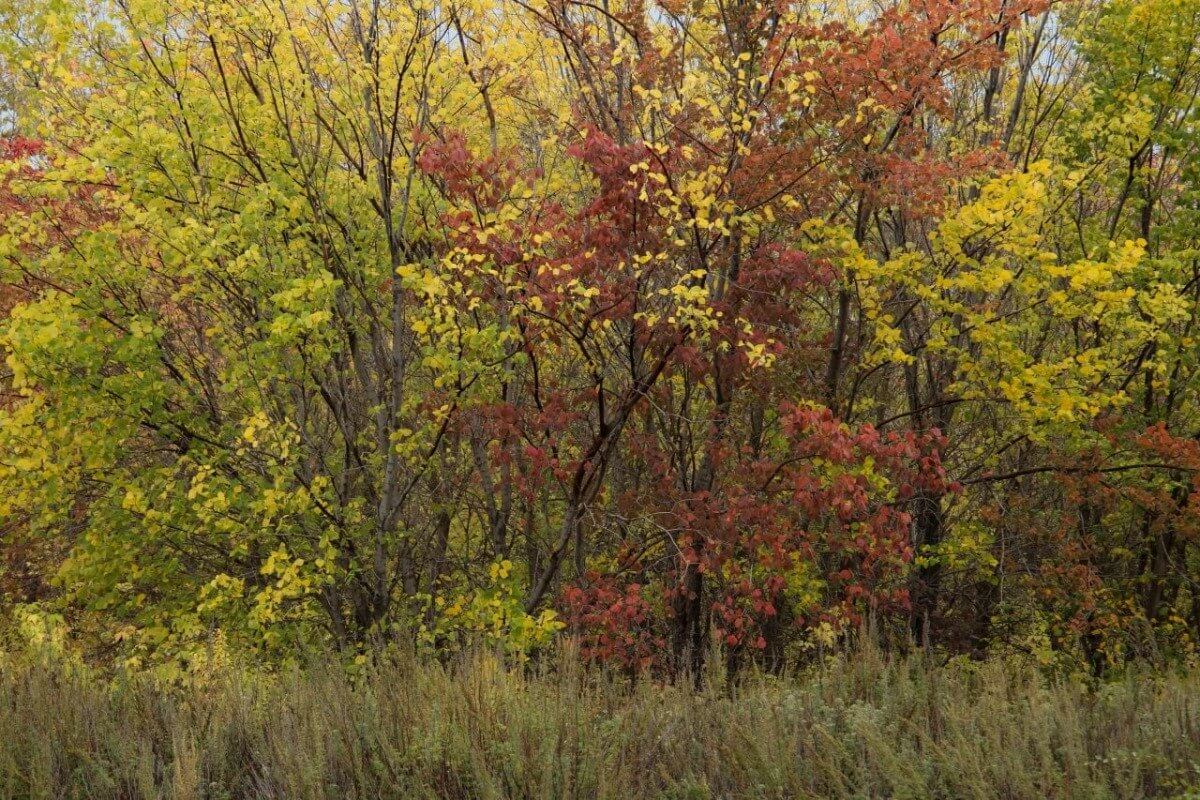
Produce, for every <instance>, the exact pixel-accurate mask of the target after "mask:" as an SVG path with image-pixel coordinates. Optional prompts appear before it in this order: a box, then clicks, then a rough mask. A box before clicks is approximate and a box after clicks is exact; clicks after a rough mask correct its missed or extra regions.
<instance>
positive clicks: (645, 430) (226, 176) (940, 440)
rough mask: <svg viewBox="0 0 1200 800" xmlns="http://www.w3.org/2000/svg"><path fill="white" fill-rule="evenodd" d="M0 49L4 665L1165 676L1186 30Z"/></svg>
mask: <svg viewBox="0 0 1200 800" xmlns="http://www.w3.org/2000/svg"><path fill="white" fill-rule="evenodd" d="M0 31H2V33H0V66H2V70H0V71H2V74H3V81H2V82H0V93H2V95H3V97H4V98H5V100H4V103H5V105H6V107H7V109H8V112H7V114H6V115H5V117H4V123H3V124H4V125H6V126H7V127H8V135H7V136H6V137H5V138H4V140H3V152H2V156H3V162H4V171H3V175H2V178H0V180H2V183H0V190H2V194H0V208H2V209H3V222H2V225H3V230H2V233H0V281H3V288H4V293H3V298H4V309H5V315H4V319H3V322H2V324H0V344H2V345H3V348H4V351H5V357H6V364H7V371H6V374H5V376H4V387H5V390H6V395H5V398H6V399H5V401H4V405H3V410H2V411H0V521H2V522H3V526H4V527H3V535H4V552H5V556H6V564H5V568H4V572H3V580H4V590H5V593H6V601H7V608H8V610H9V612H10V613H9V614H8V617H9V618H10V625H9V626H8V627H9V630H10V631H11V632H12V633H13V635H18V636H23V637H25V638H46V637H51V638H56V637H63V636H66V637H68V641H69V642H70V646H74V647H81V648H83V649H85V650H86V651H87V652H89V653H92V654H95V655H97V656H103V657H106V658H110V659H117V660H120V661H123V662H127V663H134V664H142V663H144V664H152V665H155V666H158V667H160V668H162V669H164V670H166V671H167V672H168V673H171V672H175V671H177V670H180V669H188V668H195V667H196V665H198V664H200V663H202V662H204V661H207V660H211V659H213V658H215V657H217V654H220V653H223V652H225V651H228V650H237V651H251V652H254V653H256V654H258V655H259V656H261V657H263V658H267V659H271V660H278V659H288V658H293V657H295V656H297V655H299V654H302V653H304V652H306V651H310V652H311V651H313V650H323V649H330V650H334V649H336V650H338V651H341V652H347V653H353V652H355V651H361V650H366V649H369V648H372V647H374V646H377V645H379V644H381V643H386V642H393V641H401V642H407V643H414V642H415V643H416V645H417V646H418V647H420V648H422V649H425V650H434V651H440V652H446V651H450V650H453V649H455V648H457V647H460V646H462V645H463V644H465V643H467V642H471V641H478V640H481V639H482V640H485V641H490V642H498V643H501V644H502V645H503V646H504V647H507V648H508V649H509V650H510V651H511V652H513V653H515V654H526V653H529V652H530V651H533V650H536V649H538V648H540V647H543V646H545V645H547V644H548V643H549V642H550V641H551V640H552V639H553V638H554V637H555V636H558V635H560V632H561V633H563V634H571V635H574V636H575V637H577V639H578V641H579V643H580V647H581V649H582V652H583V654H584V655H585V657H587V658H589V659H595V660H602V661H607V662H613V663H616V664H619V665H620V666H622V667H623V668H625V669H628V670H630V671H633V672H636V671H639V670H644V669H653V670H663V671H668V672H670V671H675V670H679V669H696V668H699V667H701V666H702V664H701V662H702V660H703V657H704V654H705V653H707V652H710V650H711V649H712V647H713V645H714V644H715V645H718V646H719V647H720V648H721V649H722V652H724V653H725V654H726V658H727V660H728V665H729V666H730V667H732V668H736V667H737V666H739V665H744V664H746V663H747V662H749V661H752V660H753V661H758V662H761V663H763V664H764V665H766V666H768V667H779V666H783V665H785V664H788V663H797V662H799V661H802V660H803V659H805V658H806V657H807V655H808V654H809V653H811V652H813V651H814V650H816V649H819V648H827V647H830V646H834V645H836V643H837V642H838V641H839V639H840V638H841V637H842V636H843V635H844V634H845V633H846V632H848V631H853V630H858V629H859V628H865V629H867V630H868V631H870V632H871V633H872V635H874V636H876V637H877V638H878V639H879V640H880V641H882V642H885V643H891V645H896V646H906V645H908V644H911V643H913V642H916V643H918V644H921V645H930V646H936V647H944V648H947V649H948V650H951V651H954V652H969V653H982V652H985V651H987V650H989V649H991V650H1001V651H1003V650H1016V651H1020V652H1025V653H1032V654H1034V655H1035V656H1036V657H1037V658H1038V659H1039V660H1041V661H1043V662H1045V663H1058V664H1063V665H1082V666H1084V667H1085V668H1088V669H1091V670H1094V671H1097V672H1098V671H1101V670H1103V669H1105V668H1106V667H1110V666H1114V665H1118V664H1121V663H1123V662H1124V661H1126V660H1128V659H1130V658H1156V659H1168V658H1176V657H1186V656H1191V655H1194V653H1195V646H1196V645H1195V643H1196V641H1197V637H1200V594H1198V587H1197V582H1196V581H1197V575H1200V569H1198V568H1200V550H1198V539H1197V536H1198V534H1200V525H1198V523H1200V483H1198V480H1200V477H1198V476H1200V404H1198V403H1200V397H1198V391H1200V383H1198V381H1197V378H1196V369H1197V359H1198V357H1200V348H1198V347H1197V342H1196V336H1197V333H1198V332H1197V317H1198V314H1200V250H1198V246H1197V245H1198V241H1197V237H1198V232H1200V229H1198V222H1200V194H1198V189H1200V187H1198V185H1197V181H1198V179H1200V158H1198V153H1197V146H1198V143H1200V139H1198V138H1197V137H1198V131H1197V122H1198V115H1200V112H1198V111H1197V106H1196V104H1197V94H1198V92H1200V64H1198V62H1197V59H1198V58H1200V53H1198V52H1197V49H1198V37H1200V2H1197V0H1109V2H1083V1H1081V0H1072V1H1071V2H1066V1H1065V0H1064V1H1062V2H1048V0H955V1H952V0H903V1H897V2H892V1H891V0H888V2H881V3H868V2H857V1H856V0H847V2H834V3H831V4H803V3H796V2H789V1H788V0H777V1H776V2H769V1H768V0H732V1H730V2H727V1H726V0H659V1H658V2H655V3H650V2H643V0H599V1H598V2H595V3H593V2H583V1H582V0H528V2H524V1H522V0H513V2H499V3H497V2H479V1H478V0H450V2H440V0H388V1H387V2H384V0H280V1H279V2H274V1H273V2H267V0H261V1H260V0H250V2H244V1H243V0H112V2H101V1H99V0H97V2H91V1H90V0H89V2H72V0H21V2H11V3H7V4H5V6H4V8H3V10H2V12H0ZM889 646H890V645H889Z"/></svg>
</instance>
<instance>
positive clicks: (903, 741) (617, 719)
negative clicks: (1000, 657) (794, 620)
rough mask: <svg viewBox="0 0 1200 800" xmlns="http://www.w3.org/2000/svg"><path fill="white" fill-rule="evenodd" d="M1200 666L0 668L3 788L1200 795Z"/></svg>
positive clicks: (864, 656)
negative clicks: (184, 680)
mask: <svg viewBox="0 0 1200 800" xmlns="http://www.w3.org/2000/svg"><path fill="white" fill-rule="evenodd" d="M1196 786H1200V674H1186V675H1185V674H1173V675H1167V674H1160V675H1141V676H1136V677H1134V676H1130V677H1127V678H1125V679H1123V680H1121V681H1120V682H1116V683H1111V684H1106V685H1103V686H1101V687H1099V688H1096V687H1092V688H1089V687H1086V686H1083V685H1079V684H1076V683H1071V682H1047V681H1045V680H1043V679H1041V678H1039V677H1038V676H1037V675H1036V674H1035V673H1033V672H1030V671H1026V670H1025V669H1022V668H1019V667H1015V666H1012V665H1005V664H1001V663H984V664H980V665H974V666H971V667H962V666H952V667H934V666H928V665H926V664H924V663H922V662H921V661H920V660H915V659H910V660H890V659H887V658H885V657H884V656H882V655H880V654H878V653H874V652H870V651H868V652H865V653H861V654H858V655H856V656H854V657H853V658H849V659H845V660H834V661H830V662H828V663H826V664H825V665H823V666H822V667H821V668H820V669H816V670H814V671H813V672H812V673H811V674H807V675H804V676H797V677H793V678H788V679H770V678H766V677H750V678H748V679H746V680H744V681H742V682H739V683H738V684H737V685H728V684H725V683H724V682H723V681H722V680H720V678H719V676H717V677H714V679H713V680H710V681H709V682H708V684H707V688H705V689H704V690H702V691H700V692H694V691H692V690H690V689H689V688H687V687H683V686H678V687H677V686H670V685H665V686H664V685H660V684H656V683H652V682H649V681H643V682H641V683H638V684H637V685H634V686H630V685H628V684H626V683H623V682H620V681H617V680H616V679H615V678H606V677H604V676H597V675H590V674H587V673H584V672H582V671H580V670H578V669H574V668H571V667H570V666H569V661H568V660H566V659H565V658H564V659H563V660H562V661H561V662H560V663H559V664H557V665H556V668H555V669H543V670H540V671H539V670H533V671H530V670H524V671H522V670H514V669H507V668H505V667H503V666H502V665H501V664H500V663H499V662H498V661H497V660H495V659H493V658H490V657H487V656H479V657H476V658H473V659H471V660H468V661H464V662H462V663H460V664H457V665H455V666H452V667H443V666H439V665H436V664H417V663H413V662H411V661H404V660H398V661H394V662H389V663H386V664H383V665H380V666H377V667H375V668H373V669H372V670H370V671H369V672H368V673H367V674H364V675H361V676H359V677H357V678H349V677H347V676H346V675H345V674H344V673H343V672H341V671H339V670H337V669H336V668H330V669H318V668H311V669H307V670H304V671H295V672H291V673H286V674H282V675H276V676H271V677H261V676H260V677H248V676H246V675H244V674H239V673H237V672H236V671H233V670H230V671H228V672H227V673H224V674H222V675H219V676H217V677H216V678H214V679H212V680H210V681H208V682H207V683H205V684H203V685H198V686H195V687H191V688H186V689H180V690H173V691H162V690H156V689H155V688H154V687H153V686H152V685H151V684H149V683H148V682H146V681H143V680H137V679H124V680H118V681H115V682H114V681H102V680H99V679H97V678H95V677H90V676H88V675H87V674H85V673H84V672H83V671H80V670H71V669H66V668H57V667H51V666H47V665H45V664H36V663H34V662H24V663H18V664H16V665H14V664H11V663H10V664H8V665H7V666H5V667H4V668H3V670H2V674H0V798H54V799H55V800H59V798H88V799H89V800H91V799H93V798H178V799H179V800H183V799H184V798H189V799H190V798H214V799H216V798H230V799H232V798H288V799H289V800H291V799H292V798H296V799H297V800H299V799H301V798H312V799H313V800H316V799H317V798H321V799H324V798H329V799H330V800H332V799H333V798H337V799H338V800H341V799H342V798H362V799H364V800H365V799H366V798H371V799H372V800H374V799H375V798H406V799H407V798H588V799H589V800H591V798H620V800H627V799H629V798H677V799H679V800H682V799H683V798H808V797H819V798H922V799H925V798H953V799H954V800H960V799H966V798H1038V799H1039V800H1041V798H1081V799H1082V798H1089V799H1091V798H1142V797H1189V796H1191V797H1200V794H1192V795H1189V793H1188V792H1189V788H1190V787H1196Z"/></svg>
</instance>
